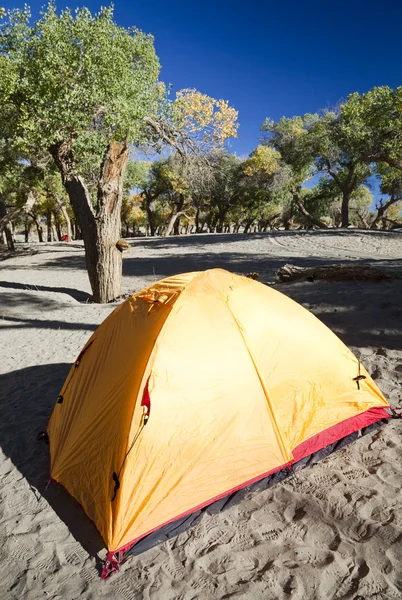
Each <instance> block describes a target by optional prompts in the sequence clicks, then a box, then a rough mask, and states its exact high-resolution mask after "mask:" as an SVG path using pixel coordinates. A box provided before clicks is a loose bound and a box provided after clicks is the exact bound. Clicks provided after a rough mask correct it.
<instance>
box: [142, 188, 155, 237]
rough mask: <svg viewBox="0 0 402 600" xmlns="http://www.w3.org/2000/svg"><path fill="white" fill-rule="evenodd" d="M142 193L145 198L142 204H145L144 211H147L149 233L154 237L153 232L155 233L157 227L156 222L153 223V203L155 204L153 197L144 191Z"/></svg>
mask: <svg viewBox="0 0 402 600" xmlns="http://www.w3.org/2000/svg"><path fill="white" fill-rule="evenodd" d="M143 195H144V198H145V202H144V204H145V212H146V213H147V219H148V226H149V234H150V235H151V237H154V236H155V233H156V228H157V227H156V224H155V213H154V211H153V208H154V204H155V198H152V197H151V196H149V195H148V194H147V193H146V192H144V194H143Z"/></svg>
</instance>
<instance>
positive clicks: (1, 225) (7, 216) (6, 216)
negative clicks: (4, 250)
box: [0, 192, 35, 252]
mask: <svg viewBox="0 0 402 600" xmlns="http://www.w3.org/2000/svg"><path fill="white" fill-rule="evenodd" d="M34 204H35V196H34V195H33V193H32V192H28V196H27V200H26V202H25V204H24V205H23V206H21V207H17V208H14V209H11V210H7V208H6V205H5V203H4V200H3V198H2V197H1V196H0V231H2V230H4V232H5V235H6V239H7V245H8V248H9V250H12V251H13V252H14V251H15V246H14V239H13V230H12V227H11V221H12V220H13V219H16V218H17V217H19V216H20V215H21V214H24V213H25V214H29V211H30V210H31V208H32V206H33V205H34Z"/></svg>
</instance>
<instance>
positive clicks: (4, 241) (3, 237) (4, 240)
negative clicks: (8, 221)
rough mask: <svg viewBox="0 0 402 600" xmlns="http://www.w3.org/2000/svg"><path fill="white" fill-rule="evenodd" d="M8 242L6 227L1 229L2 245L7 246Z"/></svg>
mask: <svg viewBox="0 0 402 600" xmlns="http://www.w3.org/2000/svg"><path fill="white" fill-rule="evenodd" d="M6 244H7V240H6V235H5V233H4V229H2V230H1V231H0V245H1V246H5V245H6Z"/></svg>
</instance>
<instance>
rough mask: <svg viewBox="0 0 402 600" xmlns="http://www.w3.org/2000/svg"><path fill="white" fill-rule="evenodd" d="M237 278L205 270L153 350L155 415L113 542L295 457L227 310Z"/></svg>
mask: <svg viewBox="0 0 402 600" xmlns="http://www.w3.org/2000/svg"><path fill="white" fill-rule="evenodd" d="M246 281H247V280H246ZM241 283H242V280H241V279H240V278H235V277H234V276H232V275H231V274H229V273H224V275H222V273H220V272H217V271H216V270H214V271H212V272H211V271H210V272H207V273H202V274H201V275H200V276H198V277H196V278H194V279H193V281H192V282H191V283H190V284H189V285H188V286H187V287H186V289H185V290H184V291H183V292H182V294H181V295H180V298H179V299H178V300H177V301H176V303H175V305H174V307H173V309H172V312H171V315H170V317H169V319H168V321H167V322H166V324H165V326H164V328H163V331H162V333H161V335H160V337H159V338H158V342H157V345H156V348H155V358H154V362H153V367H152V373H151V377H150V380H149V392H150V398H151V418H150V419H149V422H148V424H147V426H146V428H144V430H143V431H142V433H141V435H140V436H139V438H138V440H137V442H136V443H135V445H134V447H133V449H132V451H131V452H130V455H129V457H128V458H127V461H126V466H125V470H124V473H123V478H122V483H121V488H120V490H119V494H118V496H117V498H116V500H117V501H118V503H119V504H118V506H119V508H118V514H117V515H116V520H115V526H114V535H113V542H112V546H111V547H112V548H116V547H121V546H124V544H125V543H127V542H129V541H130V540H132V539H133V538H136V537H138V536H140V535H142V534H144V533H145V532H146V531H148V530H149V529H150V528H154V527H158V526H159V525H160V524H161V523H164V522H166V521H168V520H170V519H171V518H174V517H176V515H177V513H182V512H186V510H188V509H189V508H190V507H192V506H196V505H198V504H203V503H204V502H205V501H207V500H208V499H209V498H211V497H216V496H218V495H219V494H222V493H225V492H226V490H228V489H231V488H234V487H236V486H237V485H239V484H242V483H243V482H244V481H248V480H251V479H253V478H254V477H258V476H259V475H260V474H261V473H264V472H268V471H271V470H272V469H275V468H277V467H278V466H280V465H282V464H284V463H286V462H289V461H290V460H292V454H291V452H290V451H289V449H287V448H286V447H284V444H283V441H282V439H281V434H280V431H278V428H277V427H276V422H275V418H274V416H273V415H272V412H271V410H270V407H269V403H268V402H267V399H266V396H265V391H264V389H263V387H262V385H261V381H260V378H259V375H258V372H257V371H256V368H255V365H254V364H253V361H252V359H251V357H250V354H249V352H248V349H247V347H246V345H245V343H244V340H243V337H242V335H241V332H240V331H239V328H238V325H237V323H236V320H235V319H234V318H233V315H232V313H231V311H230V310H228V306H227V290H228V285H236V284H241Z"/></svg>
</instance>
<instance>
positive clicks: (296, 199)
mask: <svg viewBox="0 0 402 600" xmlns="http://www.w3.org/2000/svg"><path fill="white" fill-rule="evenodd" d="M292 196H293V200H294V202H295V203H296V205H297V208H298V209H299V210H300V212H301V214H302V215H303V216H304V217H306V219H307V220H308V221H309V223H311V225H315V226H316V227H319V228H320V229H328V227H327V226H326V225H325V223H323V222H322V221H320V219H316V218H315V217H314V216H313V215H312V214H311V213H309V211H308V210H307V208H306V207H305V206H304V204H303V202H302V199H301V198H300V195H299V194H298V193H296V192H293V194H292Z"/></svg>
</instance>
